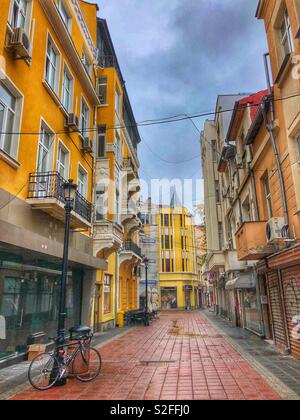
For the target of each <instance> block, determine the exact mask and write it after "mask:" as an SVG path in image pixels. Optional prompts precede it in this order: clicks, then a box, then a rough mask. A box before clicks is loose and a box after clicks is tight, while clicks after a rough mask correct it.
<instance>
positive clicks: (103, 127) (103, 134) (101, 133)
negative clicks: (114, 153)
mask: <svg viewBox="0 0 300 420" xmlns="http://www.w3.org/2000/svg"><path fill="white" fill-rule="evenodd" d="M101 130H103V131H101ZM106 133H107V130H106V125H99V126H98V138H97V159H104V158H105V157H106ZM100 138H101V139H102V140H101V141H103V153H102V154H101V153H100V150H101V148H100V144H101V142H100Z"/></svg>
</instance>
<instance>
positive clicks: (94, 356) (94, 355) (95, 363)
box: [75, 347, 102, 382]
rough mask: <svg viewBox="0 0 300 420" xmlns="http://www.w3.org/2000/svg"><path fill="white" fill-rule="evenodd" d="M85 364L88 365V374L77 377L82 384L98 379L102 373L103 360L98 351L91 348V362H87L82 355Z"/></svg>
mask: <svg viewBox="0 0 300 420" xmlns="http://www.w3.org/2000/svg"><path fill="white" fill-rule="evenodd" d="M82 358H83V360H84V362H85V363H86V364H87V365H88V367H87V369H88V370H87V372H86V373H81V374H77V375H75V377H76V379H78V380H79V381H81V382H91V381H93V380H94V379H96V378H97V376H98V375H99V373H100V371H101V366H102V360H101V356H100V353H99V352H98V350H96V349H94V348H93V347H91V348H90V357H89V360H85V359H84V356H83V355H82Z"/></svg>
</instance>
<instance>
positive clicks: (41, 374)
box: [28, 353, 60, 391]
mask: <svg viewBox="0 0 300 420" xmlns="http://www.w3.org/2000/svg"><path fill="white" fill-rule="evenodd" d="M59 375H60V368H59V362H58V360H57V358H56V357H55V356H54V354H51V353H42V354H40V355H38V356H37V357H35V358H34V359H33V360H32V362H31V364H30V366H29V370H28V379H29V382H30V383H31V385H32V386H33V388H35V389H38V390H39V391H46V390H47V389H50V388H51V387H53V386H54V384H55V383H56V381H57V380H58V378H59Z"/></svg>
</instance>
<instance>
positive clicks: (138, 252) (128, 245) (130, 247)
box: [123, 241, 142, 257]
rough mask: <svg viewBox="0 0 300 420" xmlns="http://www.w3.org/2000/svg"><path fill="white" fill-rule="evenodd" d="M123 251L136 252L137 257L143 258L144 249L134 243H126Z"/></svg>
mask: <svg viewBox="0 0 300 420" xmlns="http://www.w3.org/2000/svg"><path fill="white" fill-rule="evenodd" d="M123 250H124V251H132V252H134V253H135V254H136V255H138V256H139V257H141V256H142V249H141V248H140V247H139V246H138V245H137V244H136V243H134V242H133V241H127V242H125V243H124V245H123Z"/></svg>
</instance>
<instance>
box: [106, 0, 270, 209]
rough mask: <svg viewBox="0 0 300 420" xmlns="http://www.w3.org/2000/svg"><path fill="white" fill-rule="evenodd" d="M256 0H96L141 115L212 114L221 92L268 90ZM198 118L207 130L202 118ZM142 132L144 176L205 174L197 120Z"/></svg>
mask: <svg viewBox="0 0 300 420" xmlns="http://www.w3.org/2000/svg"><path fill="white" fill-rule="evenodd" d="M257 2H258V0H151V1H150V0H98V4H99V6H100V16H101V17H103V18H105V19H106V20H107V22H108V25H109V28H110V32H111V36H112V39H113V42H114V46H115V49H116V52H117V55H118V59H119V62H120V66H121V69H122V72H123V77H124V79H125V80H126V86H127V90H128V93H129V97H130V100H131V103H132V107H133V110H134V113H135V117H136V120H137V121H143V120H148V119H155V118H161V117H168V116H172V115H177V114H193V113H201V112H207V111H208V112H209V111H213V110H214V108H215V102H216V97H217V95H218V94H226V93H237V92H252V91H253V92H254V91H258V90H261V89H264V88H265V77H264V68H263V61H262V54H263V53H264V52H265V51H266V49H267V47H266V40H265V33H264V28H263V24H262V22H260V21H257V20H256V19H255V11H256V7H257ZM194 122H195V124H196V125H197V126H198V127H199V128H200V129H201V128H202V126H203V119H200V118H199V119H196V120H194ZM140 133H141V137H142V143H141V145H140V148H139V158H140V161H141V170H140V176H141V178H144V179H146V180H149V178H160V179H161V178H168V179H170V180H171V179H174V178H180V179H189V178H193V179H194V180H196V179H197V178H200V177H201V164H200V156H199V154H200V147H199V133H198V132H197V130H196V128H195V127H194V126H193V124H192V123H191V121H189V120H187V121H184V122H176V123H173V124H166V125H160V126H151V127H144V128H141V129H140ZM166 161H168V162H170V163H167V162H166ZM179 162H181V163H179ZM189 207H190V205H189Z"/></svg>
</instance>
